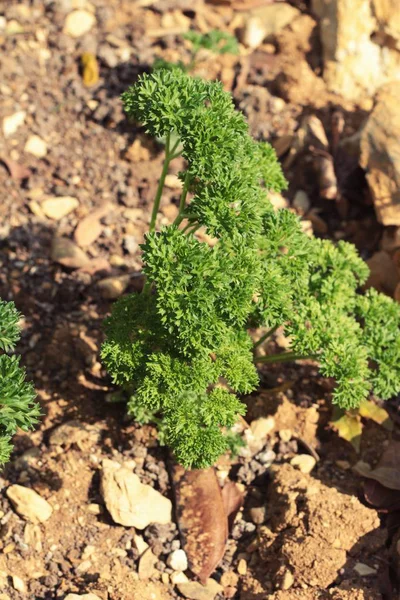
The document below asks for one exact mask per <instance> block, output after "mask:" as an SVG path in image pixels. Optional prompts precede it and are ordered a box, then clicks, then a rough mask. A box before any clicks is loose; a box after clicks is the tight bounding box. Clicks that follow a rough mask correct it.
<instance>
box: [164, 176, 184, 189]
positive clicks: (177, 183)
mask: <svg viewBox="0 0 400 600" xmlns="http://www.w3.org/2000/svg"><path fill="white" fill-rule="evenodd" d="M165 186H166V187H167V188H170V189H171V190H181V189H182V187H183V186H182V181H181V180H180V179H179V177H178V176H177V175H173V174H171V173H169V174H168V175H167V176H166V177H165Z"/></svg>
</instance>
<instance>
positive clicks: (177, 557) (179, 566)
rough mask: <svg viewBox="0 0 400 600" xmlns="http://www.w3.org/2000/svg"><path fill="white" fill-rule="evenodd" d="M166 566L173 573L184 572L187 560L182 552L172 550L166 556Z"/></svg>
mask: <svg viewBox="0 0 400 600" xmlns="http://www.w3.org/2000/svg"><path fill="white" fill-rule="evenodd" d="M167 565H168V566H169V567H171V569H173V570H174V571H186V569H187V568H188V560H187V556H186V552H185V551H184V550H174V551H173V552H171V554H170V555H169V556H168V559H167Z"/></svg>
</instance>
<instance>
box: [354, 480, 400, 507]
mask: <svg viewBox="0 0 400 600" xmlns="http://www.w3.org/2000/svg"><path fill="white" fill-rule="evenodd" d="M363 487H364V497H365V499H366V501H367V502H368V504H370V505H371V506H374V507H375V508H376V509H378V510H380V511H382V512H392V511H397V510H400V493H399V491H398V490H389V489H388V488H387V487H385V486H384V485H382V484H381V483H379V482H378V481H374V480H373V479H366V480H365V481H364V486H363Z"/></svg>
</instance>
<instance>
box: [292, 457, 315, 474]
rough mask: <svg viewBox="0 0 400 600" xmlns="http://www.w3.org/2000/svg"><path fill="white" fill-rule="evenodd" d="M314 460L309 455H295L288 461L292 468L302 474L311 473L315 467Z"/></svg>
mask: <svg viewBox="0 0 400 600" xmlns="http://www.w3.org/2000/svg"><path fill="white" fill-rule="evenodd" d="M316 462H317V461H316V460H315V458H314V457H313V456H311V455H310V454H297V456H294V457H293V458H292V460H291V461H290V464H291V465H292V467H296V469H299V471H301V472H302V473H311V471H312V470H313V468H314V467H315V465H316Z"/></svg>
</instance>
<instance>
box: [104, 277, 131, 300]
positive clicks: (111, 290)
mask: <svg viewBox="0 0 400 600" xmlns="http://www.w3.org/2000/svg"><path fill="white" fill-rule="evenodd" d="M130 279H131V276H130V275H115V276H113V277H106V278H105V279H101V280H100V281H99V282H98V283H97V287H98V288H99V290H100V295H101V297H102V298H105V299H106V300H115V299H116V298H119V297H120V296H122V294H123V293H124V292H125V290H126V288H127V287H128V283H129V281H130Z"/></svg>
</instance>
